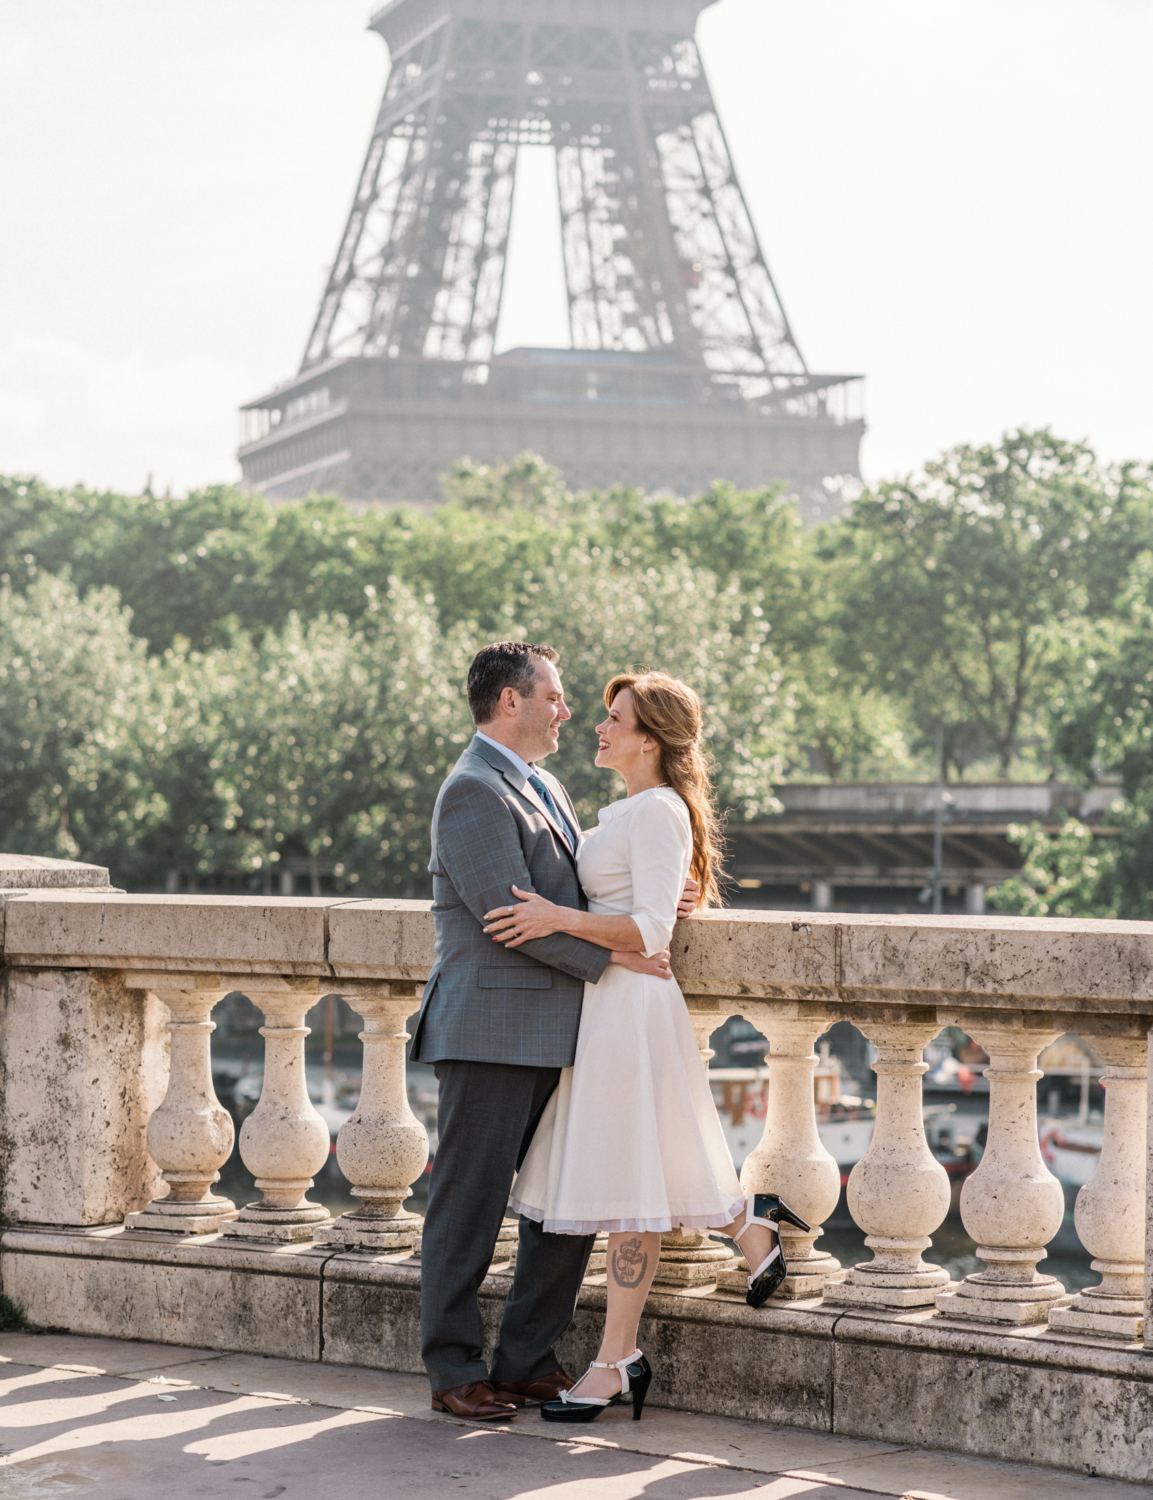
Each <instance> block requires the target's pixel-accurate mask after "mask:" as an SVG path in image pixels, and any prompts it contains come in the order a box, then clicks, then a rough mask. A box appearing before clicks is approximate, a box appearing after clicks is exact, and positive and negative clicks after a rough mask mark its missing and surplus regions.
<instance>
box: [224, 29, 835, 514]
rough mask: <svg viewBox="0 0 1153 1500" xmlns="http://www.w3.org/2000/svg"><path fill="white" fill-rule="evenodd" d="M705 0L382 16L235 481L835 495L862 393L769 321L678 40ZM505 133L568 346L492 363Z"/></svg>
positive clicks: (713, 132)
mask: <svg viewBox="0 0 1153 1500" xmlns="http://www.w3.org/2000/svg"><path fill="white" fill-rule="evenodd" d="M711 3H713V0H391V3H389V4H387V5H385V6H384V7H383V9H381V10H379V11H378V12H377V13H376V15H375V16H374V17H373V18H372V21H371V27H372V29H373V30H375V31H377V32H379V34H380V35H381V36H382V37H383V38H384V40H385V42H386V43H387V45H388V48H389V52H390V55H391V59H392V66H391V69H390V71H389V76H388V83H387V85H386V88H385V92H384V100H383V102H382V104H381V107H380V113H379V115H378V116H377V121H376V126H375V128H374V130H373V133H372V139H371V141H370V143H369V148H368V155H367V157H366V159H365V163H364V168H363V170H362V172H361V175H360V182H359V185H358V187H357V190H356V197H355V200H354V202H353V205H352V211H351V213H350V214H349V218H348V223H347V225H346V227H345V230H344V235H343V238H342V239H341V243H340V249H339V251H338V253H337V256H336V260H335V263H334V265H333V268H332V272H331V275H330V276H329V279H328V285H327V287H326V289H325V293H324V297H323V300H322V301H321V305H320V310H319V312H318V314H317V317H316V322H315V324H314V326H313V329H312V333H311V335H310V337H309V340H308V347H307V349H306V350H305V355H304V359H303V362H302V364H301V367H300V372H299V374H298V375H297V376H296V377H295V378H294V379H292V380H289V381H287V382H286V383H285V384H283V385H281V386H278V387H277V388H276V389H275V390H274V391H272V392H270V393H269V394H268V395H266V396H264V397H262V398H261V399H259V400H257V401H252V402H250V403H249V404H248V405H247V406H245V407H244V409H243V420H244V424H245V427H244V442H243V445H242V447H241V449H240V453H239V457H240V462H241V466H242V469H243V473H244V480H245V482H246V483H247V484H248V485H249V486H250V487H251V488H253V489H256V490H259V491H261V492H263V493H264V494H266V495H268V496H269V497H270V498H273V499H295V498H300V497H302V496H304V495H307V494H308V493H310V492H312V491H335V492H336V493H338V494H340V495H342V496H344V497H345V499H346V500H348V501H350V502H363V501H369V502H372V501H376V502H380V501H401V500H407V501H415V502H428V501H429V500H432V499H434V498H435V497H437V496H438V495H439V494H440V483H439V480H440V476H441V475H442V474H443V473H444V472H445V470H446V469H447V468H448V466H449V465H450V464H451V463H452V462H453V461H454V460H456V459H458V458H461V457H463V456H468V457H470V458H472V459H474V460H476V461H478V462H485V463H493V462H499V461H502V460H505V461H507V460H508V459H510V458H512V457H513V456H514V455H516V454H518V453H521V452H524V451H525V450H531V451H533V452H537V453H540V454H542V455H543V456H544V457H545V458H546V459H548V460H549V461H550V462H551V463H554V464H556V465H557V466H558V467H559V468H560V469H561V470H562V471H563V472H564V474H565V477H566V480H567V482H568V483H569V484H570V485H571V486H573V487H574V488H578V489H587V488H592V487H601V488H604V487H608V486H610V485H614V484H621V483H624V484H629V485H635V486H639V487H641V488H643V489H646V490H649V491H658V490H663V491H672V492H673V493H675V494H679V495H687V494H691V493H693V492H694V491H699V490H701V489H704V488H705V487H706V486H707V485H708V484H710V483H711V482H712V481H713V480H714V479H717V478H724V479H729V480H731V481H733V482H734V483H735V484H737V485H739V486H741V487H753V486H759V485H763V484H766V483H768V482H770V481H772V480H776V479H785V480H787V481H788V482H789V483H790V485H791V486H792V487H793V488H794V489H795V490H796V492H797V494H798V495H799V496H800V497H801V501H802V505H803V508H804V509H805V512H806V514H808V515H809V516H810V517H813V518H819V517H823V516H827V515H831V514H833V513H834V512H835V511H836V510H837V509H839V508H840V504H841V499H840V495H841V491H842V489H843V487H844V484H845V481H846V480H852V479H854V478H856V476H857V475H858V472H859V471H858V449H859V446H860V439H861V435H862V433H863V431H864V423H863V422H862V420H861V419H860V418H859V416H855V415H854V414H853V410H852V406H851V403H852V401H853V399H854V392H855V391H859V389H860V383H859V379H858V377H854V376H848V375H815V374H813V373H811V372H810V370H809V369H808V366H807V365H806V363H805V361H804V359H803V358H802V356H801V352H800V349H799V347H798V344H797V340H796V338H795V337H794V334H793V330H792V328H791V327H790V325H789V321H788V319H787V317H786V316H785V312H784V309H783V307H782V304H781V300H780V298H779V296H778V294H777V289H776V286H775V285H774V282H773V278H772V276H771V274H770V272H769V268H768V264H767V262H766V260H765V257H764V255H763V254H762V252H761V247H760V244H759V242H758V240H757V234H756V230H755V228H754V226H753V222H752V219H751V217H750V215H749V211H748V207H747V205H746V203H745V199H744V196H743V194H742V192H741V188H740V184H739V183H738V181H737V178H736V174H735V172H734V169H733V165H732V161H731V159H730V156H729V150H728V145H727V143H726V141H725V136H724V132H723V130H722V129H721V124H720V120H719V119H718V116H717V111H716V107H715V105H714V102H713V97H712V93H711V92H710V89H709V85H708V81H707V79H706V77H705V73H704V69H703V67H702V65H701V60H700V56H699V54H698V51H697V47H696V43H695V41H694V37H693V33H694V29H695V26H696V20H697V16H698V14H699V13H700V11H701V10H703V9H704V8H706V6H708V5H709V4H711ZM797 128H798V129H800V128H803V126H801V125H799V124H798V126H797ZM766 133H767V132H766ZM774 138H777V137H774ZM522 145H547V146H551V147H552V148H553V150H554V152H555V158H556V180H557V193H558V200H559V204H560V220H561V237H562V250H563V260H564V274H565V283H566V288H567V295H568V315H569V325H570V329H571V345H572V347H571V348H567V349H550V348H518V349H509V350H507V351H505V352H503V353H500V354H496V353H494V342H495V337H496V331H497V319H498V316H499V313H500V305H501V294H502V291H503V288H504V283H505V266H506V258H507V250H508V235H509V222H510V217H511V212H512V200H513V184H514V176H515V169H516V160H517V152H518V149H519V148H520V147H521V146H522Z"/></svg>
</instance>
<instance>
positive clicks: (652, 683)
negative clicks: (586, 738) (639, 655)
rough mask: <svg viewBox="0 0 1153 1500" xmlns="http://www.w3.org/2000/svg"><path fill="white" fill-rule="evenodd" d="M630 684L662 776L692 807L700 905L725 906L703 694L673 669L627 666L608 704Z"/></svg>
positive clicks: (636, 711)
mask: <svg viewBox="0 0 1153 1500" xmlns="http://www.w3.org/2000/svg"><path fill="white" fill-rule="evenodd" d="M625 688H628V689H630V691H631V692H632V695H633V713H634V714H635V715H636V721H637V728H638V729H640V730H641V731H642V732H643V733H645V734H647V735H649V737H650V738H651V739H654V740H656V742H657V747H658V749H659V752H660V770H661V779H662V780H663V781H665V782H667V783H668V785H669V786H670V787H672V789H673V791H674V792H676V794H677V796H678V797H680V799H681V800H682V802H684V804H685V806H686V807H687V808H688V810H689V823H690V824H691V826H692V831H693V860H692V864H691V865H690V866H689V874H690V875H691V876H692V877H693V879H694V880H696V881H698V882H699V883H700V887H701V895H700V900H699V902H698V903H697V905H698V907H704V906H719V905H720V904H721V893H720V887H719V885H718V883H717V872H718V871H719V870H720V868H721V859H722V847H721V839H720V830H719V827H718V823H717V814H716V808H715V807H714V805H713V785H712V778H711V777H710V775H709V765H708V761H707V760H706V759H705V755H704V751H703V750H702V749H701V729H702V715H701V700H700V699H699V698H698V697H697V695H696V693H694V692H693V690H692V688H691V687H689V685H688V683H686V682H682V681H681V680H680V678H679V677H670V676H669V675H668V673H667V672H621V673H620V674H619V675H618V676H616V677H614V678H613V680H612V681H611V682H610V683H609V685H608V687H606V688H605V707H606V708H611V707H612V705H613V699H614V698H615V697H616V696H617V694H618V693H620V692H623V691H624V689H625Z"/></svg>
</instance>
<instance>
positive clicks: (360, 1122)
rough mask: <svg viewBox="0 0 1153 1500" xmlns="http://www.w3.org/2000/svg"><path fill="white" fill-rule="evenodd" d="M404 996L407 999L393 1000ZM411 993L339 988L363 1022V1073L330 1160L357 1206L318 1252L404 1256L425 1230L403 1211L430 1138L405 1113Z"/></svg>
mask: <svg viewBox="0 0 1153 1500" xmlns="http://www.w3.org/2000/svg"><path fill="white" fill-rule="evenodd" d="M405 989H407V990H408V991H410V993H408V994H404V993H399V994H397V993H394V991H398V990H399V991H404V990H405ZM414 990H415V987H414V986H413V985H412V984H403V983H401V984H396V985H388V984H381V985H373V986H372V987H371V988H370V987H368V986H365V987H363V988H362V987H360V986H356V987H355V988H351V987H350V984H349V981H344V982H343V983H342V988H341V994H342V996H343V998H344V999H345V1000H346V1001H347V1002H348V1004H349V1005H351V1006H352V1008H353V1009H354V1010H355V1011H356V1012H357V1014H358V1015H360V1016H363V1018H364V1030H363V1031H362V1032H361V1033H360V1040H361V1041H362V1042H363V1043H364V1071H363V1074H362V1080H361V1087H360V1100H359V1102H358V1104H357V1106H356V1110H355V1112H354V1113H353V1114H352V1115H351V1117H350V1118H349V1119H347V1120H346V1121H345V1122H344V1124H343V1125H342V1126H341V1127H340V1134H339V1136H338V1137H337V1141H336V1159H337V1161H338V1162H339V1163H340V1170H341V1171H342V1172H343V1173H344V1175H345V1176H346V1177H347V1178H348V1179H349V1181H350V1182H351V1183H352V1185H353V1186H352V1196H353V1197H354V1198H359V1199H360V1204H361V1206H360V1208H358V1209H356V1210H355V1211H354V1212H353V1213H347V1214H341V1216H340V1218H339V1219H336V1220H334V1221H333V1222H332V1223H331V1224H325V1225H322V1226H321V1227H320V1228H319V1229H318V1230H317V1231H316V1239H317V1240H318V1241H320V1242H322V1243H324V1244H344V1245H347V1246H349V1247H350V1248H356V1249H361V1250H378V1251H396V1250H407V1249H410V1248H411V1247H412V1245H413V1243H414V1240H415V1238H416V1234H417V1231H419V1229H420V1228H421V1225H422V1223H423V1220H422V1219H421V1216H420V1215H419V1214H414V1213H410V1212H409V1211H408V1210H407V1209H405V1208H402V1207H401V1205H402V1204H403V1203H404V1200H405V1199H406V1198H407V1197H408V1196H409V1194H410V1193H411V1191H412V1184H413V1183H414V1182H415V1181H416V1179H417V1178H418V1177H419V1176H420V1174H421V1173H422V1172H423V1171H424V1168H425V1163H426V1162H427V1161H428V1133H427V1132H426V1130H425V1128H424V1126H423V1125H422V1124H421V1123H420V1121H419V1120H418V1119H417V1118H416V1116H415V1115H414V1114H413V1112H412V1110H411V1109H410V1108H409V1104H408V1088H407V1085H406V1081H405V1066H404V1044H405V1043H406V1042H407V1041H408V1032H407V1031H406V1030H405V1027H404V1023H405V1020H406V1019H407V1018H408V1017H409V1016H410V1015H411V1014H412V1013H413V1011H414V1010H416V1009H417V1007H418V1005H419V1004H420V1000H419V997H418V996H417V995H416V994H415V993H414Z"/></svg>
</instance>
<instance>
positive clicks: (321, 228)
mask: <svg viewBox="0 0 1153 1500" xmlns="http://www.w3.org/2000/svg"><path fill="white" fill-rule="evenodd" d="M371 9H372V0H0V471H5V472H9V473H11V472H14V471H16V472H23V473H26V472H36V473H39V474H41V475H42V476H43V477H45V478H46V479H48V480H50V481H52V482H56V483H71V482H74V481H81V480H82V481H85V482H87V483H88V484H90V485H107V486H112V487H116V488H122V489H127V490H130V491H135V490H138V489H140V488H141V487H142V485H143V483H144V480H145V477H146V475H147V474H149V473H152V474H153V475H154V476H155V483H156V485H157V486H158V487H164V486H166V485H171V486H172V487H173V489H174V490H175V491H177V492H180V491H183V490H184V489H185V488H186V487H188V486H194V485H198V484H203V483H207V482H210V481H214V480H221V479H232V478H234V477H236V476H237V475H238V472H239V470H238V468H237V465H236V461H235V458H234V449H235V444H236V433H237V420H236V408H237V406H238V405H239V403H240V402H241V401H243V400H245V399H249V398H252V397H254V396H257V395H259V394H261V393H262V392H263V391H264V390H265V389H266V388H267V387H269V386H271V385H273V384H274V383H276V382H277V381H279V380H281V379H283V378H284V377H286V376H288V375H290V374H292V373H293V372H294V370H295V369H296V367H297V365H298V363H299V360H300V355H301V351H302V349H303V345H304V341H305V338H306V336H307V333H308V330H309V327H310V324H311V321H312V317H313V315H314V312H315V309H316V303H317V300H318V298H319V295H320V292H321V290H322V287H323V284H324V279H325V269H326V266H327V263H328V261H329V259H330V258H331V256H332V255H333V253H334V252H335V248H336V244H337V240H338V237H339V234H340V231H341V229H342V227H343V223H344V218H345V215H346V213H347V210H348V205H349V201H350V198H351V194H352V189H353V186H354V184H355V181H356V177H357V174H358V171H359V168H360V163H361V159H362V157H363V153H364V150H365V147H366V144H367V140H368V132H369V129H370V127H371V124H372V120H373V118H374V115H375V111H376V108H377V105H378V103H379V97H380V93H381V90H382V88H383V84H384V79H385V74H386V62H387V57H386V52H385V49H384V46H383V44H382V43H381V41H380V39H379V38H378V37H377V36H376V35H375V34H373V33H370V32H367V31H366V30H365V22H366V20H367V18H368V15H369V12H370V10H371ZM698 36H699V40H700V44H701V48H702V51H703V54H704V58H705V63H706V66H707V68H708V71H709V74H710V78H711V81H712V85H713V89H714V92H715V94H716V96H717V98H718V101H719V106H720V111H721V116H722V119H723V121H724V124H725V127H726V129H727V131H728V135H729V139H730V144H731V146H732V149H733V153H734V155H735V157H736V161H737V167H738V171H739V172H740V174H741V176H742V179H743V183H744V187H745V191H746V194H747V196H748V198H749V201H750V205H751V208H752V211H753V216H754V218H755V220H756V223H757V227H758V230H759V232H760V236H761V242H762V244H763V246H764V249H765V253H766V255H767V257H768V260H769V264H770V266H771V267H772V269H773V272H774V274H775V277H776V280H777V284H778V286H779V287H780V289H781V292H782V296H783V298H784V301H785V305H786V307H787V309H788V312H789V316H790V318H791V320H792V322H793V326H794V328H795V330H796V333H797V336H798V339H799V341H800V344H801V348H802V350H803V351H804V353H805V356H806V358H807V360H808V361H809V365H810V368H813V369H817V370H835V371H860V372H862V373H863V374H865V375H866V376H867V385H866V395H865V406H866V415H867V418H868V422H869V433H868V437H867V439H866V443H865V448H864V455H863V461H864V467H865V472H866V476H867V477H869V478H874V479H875V478H879V477H883V476H885V475H890V474H894V473H897V472H903V471H906V470H908V469H911V468H914V467H916V466H917V465H918V464H919V463H920V462H921V461H922V460H923V459H924V458H926V457H928V456H930V455H932V454H933V453H935V452H937V451H939V450H940V449H941V448H943V447H946V446H948V445H950V444H953V443H957V442H962V441H971V442H981V441H985V440H995V439H996V438H997V437H998V436H999V434H1000V433H1001V432H1002V431H1003V430H1004V429H1005V428H1007V427H1011V426H1015V425H1017V424H1021V423H1031V424H1041V423H1049V424H1051V425H1052V426H1053V427H1054V428H1055V429H1056V430H1057V431H1059V432H1061V433H1064V434H1067V435H1069V436H1072V437H1077V438H1081V437H1084V438H1088V439H1089V440H1090V441H1091V442H1092V443H1094V444H1095V445H1096V446H1097V448H1098V449H1099V451H1100V452H1101V453H1102V454H1103V455H1105V456H1106V457H1109V458H1122V457H1134V456H1141V457H1153V419H1151V411H1150V409H1151V404H1153V403H1151V397H1153V378H1151V376H1150V347H1151V344H1153V338H1151V334H1153V274H1151V269H1150V267H1151V263H1153V233H1151V230H1153V218H1151V208H1150V204H1151V195H1150V160H1151V153H1153V88H1151V87H1150V83H1149V69H1150V60H1151V59H1153V0H963V3H962V0H791V3H786V0H719V3H717V4H715V5H714V6H712V7H711V9H709V10H707V11H705V13H704V14H703V16H702V18H701V22H700V27H699V32H698ZM541 166H542V161H541V159H540V153H539V152H538V153H536V154H535V159H531V160H526V161H525V162H524V170H523V171H522V173H521V180H520V183H519V187H520V188H521V189H522V191H521V194H520V197H521V202H520V204H519V206H518V207H519V210H520V211H518V212H517V214H516V216H515V220H514V228H513V244H512V248H511V256H512V260H511V265H510V277H511V286H510V289H509V291H508V293H507V294H506V295H507V302H506V307H505V309H504V314H503V326H502V329H501V338H502V344H503V345H505V346H507V345H509V344H516V343H538V344H540V343H557V342H563V341H564V338H565V335H564V321H563V310H562V305H561V301H560V288H559V251H554V250H553V248H552V247H551V245H550V244H549V243H548V242H547V235H546V234H544V233H543V231H546V230H547V228H548V226H549V223H550V211H549V203H548V198H547V195H546V194H544V193H543V191H542V189H541V171H540V169H541Z"/></svg>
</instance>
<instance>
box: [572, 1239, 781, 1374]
mask: <svg viewBox="0 0 1153 1500" xmlns="http://www.w3.org/2000/svg"><path fill="white" fill-rule="evenodd" d="M766 1253H767V1252H766ZM660 1254H661V1237H660V1235H659V1234H633V1233H629V1232H626V1233H624V1234H610V1235H609V1250H608V1267H607V1270H608V1311H607V1312H606V1314H605V1331H604V1334H603V1336H602V1338H601V1346H600V1350H599V1351H598V1353H597V1359H598V1360H601V1361H603V1362H604V1363H606V1364H607V1363H609V1362H612V1363H615V1362H616V1361H617V1360H618V1359H624V1358H626V1356H627V1355H630V1354H631V1353H632V1352H633V1350H634V1349H635V1348H636V1347H637V1328H638V1327H639V1325H640V1321H641V1314H642V1313H643V1312H644V1308H645V1298H646V1297H647V1296H648V1294H649V1288H650V1287H651V1286H652V1284H653V1277H654V1276H655V1275H656V1273H657V1261H658V1260H659V1259H660ZM620 1388H621V1382H620V1376H619V1374H618V1373H617V1371H616V1370H590V1371H589V1372H588V1374H587V1375H585V1376H584V1377H583V1378H582V1379H581V1380H580V1381H579V1382H578V1388H577V1390H576V1391H575V1392H574V1394H575V1395H578V1396H615V1395H617V1393H618V1392H619V1391H620Z"/></svg>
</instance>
